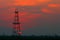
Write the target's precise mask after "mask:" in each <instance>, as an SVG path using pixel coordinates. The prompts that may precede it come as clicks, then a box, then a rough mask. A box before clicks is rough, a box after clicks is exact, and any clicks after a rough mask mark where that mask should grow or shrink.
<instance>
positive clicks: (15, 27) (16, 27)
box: [13, 9, 21, 36]
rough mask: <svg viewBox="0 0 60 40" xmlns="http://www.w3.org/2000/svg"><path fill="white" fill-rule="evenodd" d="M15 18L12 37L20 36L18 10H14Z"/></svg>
mask: <svg viewBox="0 0 60 40" xmlns="http://www.w3.org/2000/svg"><path fill="white" fill-rule="evenodd" d="M14 13H15V16H14V22H13V35H18V36H20V35H21V29H20V22H19V12H18V9H15V12H14Z"/></svg>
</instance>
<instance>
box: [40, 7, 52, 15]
mask: <svg viewBox="0 0 60 40" xmlns="http://www.w3.org/2000/svg"><path fill="white" fill-rule="evenodd" d="M41 11H42V12H43V13H47V14H52V13H53V11H51V10H49V9H47V8H42V9H41Z"/></svg>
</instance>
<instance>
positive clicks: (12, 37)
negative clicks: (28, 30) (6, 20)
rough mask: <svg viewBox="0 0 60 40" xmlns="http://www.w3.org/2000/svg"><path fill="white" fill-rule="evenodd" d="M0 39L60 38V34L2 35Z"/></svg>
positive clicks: (39, 39) (46, 39)
mask: <svg viewBox="0 0 60 40" xmlns="http://www.w3.org/2000/svg"><path fill="white" fill-rule="evenodd" d="M0 40H60V36H58V35H54V36H48V35H40V36H34V35H32V36H14V35H12V36H6V35H3V36H0Z"/></svg>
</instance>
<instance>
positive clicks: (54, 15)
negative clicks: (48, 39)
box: [0, 0, 60, 35]
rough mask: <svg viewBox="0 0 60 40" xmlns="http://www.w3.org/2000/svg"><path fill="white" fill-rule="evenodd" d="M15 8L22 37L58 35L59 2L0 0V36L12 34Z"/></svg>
mask: <svg viewBox="0 0 60 40" xmlns="http://www.w3.org/2000/svg"><path fill="white" fill-rule="evenodd" d="M15 8H18V11H19V16H20V23H21V31H22V34H23V35H54V34H58V35H60V0H0V35H3V34H6V35H11V34H12V32H13V28H12V27H13V24H12V23H13V20H14V11H15Z"/></svg>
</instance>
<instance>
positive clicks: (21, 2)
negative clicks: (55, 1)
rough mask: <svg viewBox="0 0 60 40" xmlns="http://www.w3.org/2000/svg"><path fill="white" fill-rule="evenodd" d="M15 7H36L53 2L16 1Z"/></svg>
mask: <svg viewBox="0 0 60 40" xmlns="http://www.w3.org/2000/svg"><path fill="white" fill-rule="evenodd" d="M14 1H15V3H14V4H15V5H17V6H18V5H19V6H35V5H38V4H43V3H48V2H51V0H14Z"/></svg>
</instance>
